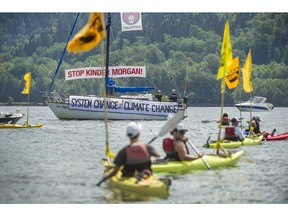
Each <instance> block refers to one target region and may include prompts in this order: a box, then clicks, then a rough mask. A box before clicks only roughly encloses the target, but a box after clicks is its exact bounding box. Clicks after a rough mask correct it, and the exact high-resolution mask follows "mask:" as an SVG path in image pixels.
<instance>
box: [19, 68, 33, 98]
mask: <svg viewBox="0 0 288 216" xmlns="http://www.w3.org/2000/svg"><path fill="white" fill-rule="evenodd" d="M24 80H25V81H26V83H25V86H24V89H23V91H22V92H21V93H22V94H29V93H30V87H31V72H28V73H26V74H25V75H24Z"/></svg>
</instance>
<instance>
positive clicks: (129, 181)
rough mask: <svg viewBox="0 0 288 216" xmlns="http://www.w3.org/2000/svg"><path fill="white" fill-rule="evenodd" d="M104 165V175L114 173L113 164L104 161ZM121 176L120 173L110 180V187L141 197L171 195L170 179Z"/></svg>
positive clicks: (108, 182) (152, 176)
mask: <svg viewBox="0 0 288 216" xmlns="http://www.w3.org/2000/svg"><path fill="white" fill-rule="evenodd" d="M103 164H104V167H105V170H104V175H107V174H108V173H110V172H111V171H112V169H113V167H114V166H113V164H112V165H111V164H109V163H108V162H107V160H103ZM121 175H122V173H121V171H119V172H118V173H117V174H116V175H115V176H113V177H112V178H110V179H108V180H107V184H108V186H110V187H113V188H117V189H119V190H121V191H124V192H129V193H134V194H138V195H140V196H149V197H162V198H165V197H167V196H168V195H169V187H170V184H171V180H170V179H168V178H166V179H161V178H158V177H157V176H156V175H155V174H153V175H151V176H149V177H147V178H141V179H139V178H136V177H121Z"/></svg>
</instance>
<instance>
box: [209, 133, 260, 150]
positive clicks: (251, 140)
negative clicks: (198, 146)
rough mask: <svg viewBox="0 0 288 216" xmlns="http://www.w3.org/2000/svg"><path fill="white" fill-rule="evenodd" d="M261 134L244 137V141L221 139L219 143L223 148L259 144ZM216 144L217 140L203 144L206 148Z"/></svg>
mask: <svg viewBox="0 0 288 216" xmlns="http://www.w3.org/2000/svg"><path fill="white" fill-rule="evenodd" d="M262 138H263V135H261V136H259V137H257V136H256V137H251V138H250V137H245V139H244V141H242V142H241V141H230V140H224V141H223V140H221V141H220V144H221V146H222V147H224V148H238V147H240V146H252V145H259V144H261V141H262ZM216 144H217V141H212V142H210V143H207V144H205V145H204V147H207V148H214V147H215V146H216Z"/></svg>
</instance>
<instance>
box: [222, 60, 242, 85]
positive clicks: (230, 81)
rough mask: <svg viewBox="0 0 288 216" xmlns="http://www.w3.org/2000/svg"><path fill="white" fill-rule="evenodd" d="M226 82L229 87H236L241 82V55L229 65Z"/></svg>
mask: <svg viewBox="0 0 288 216" xmlns="http://www.w3.org/2000/svg"><path fill="white" fill-rule="evenodd" d="M225 82H226V84H227V86H228V88H229V89H232V88H236V87H237V86H238V84H239V82H240V66H239V56H237V57H236V58H234V59H233V62H232V64H231V65H230V66H229V71H228V75H227V76H225Z"/></svg>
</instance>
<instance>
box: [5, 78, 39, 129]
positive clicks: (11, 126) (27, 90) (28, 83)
mask: <svg viewBox="0 0 288 216" xmlns="http://www.w3.org/2000/svg"><path fill="white" fill-rule="evenodd" d="M24 80H25V81H26V82H25V86H24V89H23V91H22V92H21V93H22V94H27V95H28V105H27V115H26V116H27V119H26V121H25V123H24V124H23V125H20V124H15V123H14V124H13V123H12V124H0V128H5V129H20V128H41V127H42V126H43V125H44V124H36V125H31V124H29V102H30V86H31V72H28V73H26V74H25V75H24Z"/></svg>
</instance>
